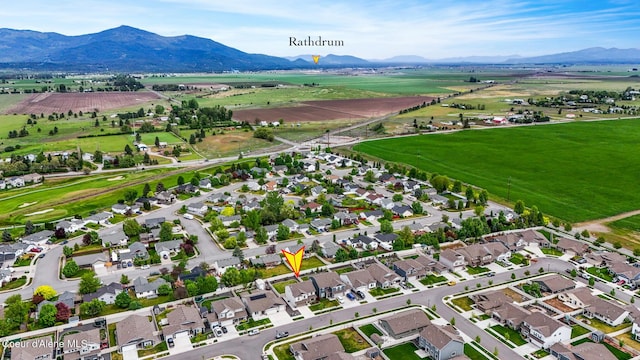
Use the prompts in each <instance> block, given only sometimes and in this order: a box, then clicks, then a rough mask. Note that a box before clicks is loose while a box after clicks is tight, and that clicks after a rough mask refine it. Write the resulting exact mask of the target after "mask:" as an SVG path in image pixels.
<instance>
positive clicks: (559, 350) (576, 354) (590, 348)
mask: <svg viewBox="0 0 640 360" xmlns="http://www.w3.org/2000/svg"><path fill="white" fill-rule="evenodd" d="M549 352H550V353H551V355H552V356H555V357H556V358H557V359H558V360H574V359H580V360H617V359H618V358H617V357H616V356H615V355H613V353H611V351H609V349H607V347H606V346H604V344H600V343H594V342H585V343H582V344H578V345H575V346H571V345H564V344H562V343H556V344H554V345H553V346H551V348H550V349H549Z"/></svg>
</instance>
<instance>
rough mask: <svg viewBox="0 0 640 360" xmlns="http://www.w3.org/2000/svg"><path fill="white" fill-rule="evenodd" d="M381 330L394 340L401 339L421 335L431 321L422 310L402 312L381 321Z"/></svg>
mask: <svg viewBox="0 0 640 360" xmlns="http://www.w3.org/2000/svg"><path fill="white" fill-rule="evenodd" d="M378 322H379V324H380V328H381V329H382V330H384V332H385V333H387V334H388V335H389V336H391V337H392V338H394V339H396V340H397V339H401V338H405V337H408V336H412V335H415V334H418V333H420V332H421V331H422V330H423V329H425V328H426V327H427V326H429V325H431V321H430V320H429V317H428V316H427V314H426V313H425V312H424V311H422V310H420V309H413V310H407V311H402V312H400V313H398V314H394V315H391V316H388V317H384V318H382V319H380V320H379V321H378Z"/></svg>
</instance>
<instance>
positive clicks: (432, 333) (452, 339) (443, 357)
mask: <svg viewBox="0 0 640 360" xmlns="http://www.w3.org/2000/svg"><path fill="white" fill-rule="evenodd" d="M418 346H419V347H420V348H421V349H424V351H426V352H427V354H428V356H429V358H431V359H433V360H448V359H452V358H455V357H456V356H459V355H463V354H464V340H462V337H461V336H460V335H459V334H458V331H457V330H456V329H454V328H453V326H451V325H447V326H439V325H435V324H429V325H427V326H426V327H425V328H424V329H422V331H420V335H419V336H418Z"/></svg>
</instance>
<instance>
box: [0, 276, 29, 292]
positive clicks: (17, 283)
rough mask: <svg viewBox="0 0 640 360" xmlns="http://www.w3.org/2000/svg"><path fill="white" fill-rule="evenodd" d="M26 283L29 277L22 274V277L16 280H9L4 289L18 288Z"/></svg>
mask: <svg viewBox="0 0 640 360" xmlns="http://www.w3.org/2000/svg"><path fill="white" fill-rule="evenodd" d="M26 283H27V277H26V276H22V277H20V278H17V279H15V280H12V281H9V282H8V283H6V284H4V286H2V290H12V289H17V288H19V287H21V286H22V285H24V284H26Z"/></svg>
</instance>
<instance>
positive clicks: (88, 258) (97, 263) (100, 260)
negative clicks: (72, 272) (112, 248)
mask: <svg viewBox="0 0 640 360" xmlns="http://www.w3.org/2000/svg"><path fill="white" fill-rule="evenodd" d="M72 260H73V261H75V262H76V264H77V265H78V267H80V268H84V269H92V270H93V271H96V272H100V271H104V270H105V268H106V265H107V262H109V258H108V257H107V255H105V253H104V252H99V253H96V254H88V255H80V256H74V257H73V259H72Z"/></svg>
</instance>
